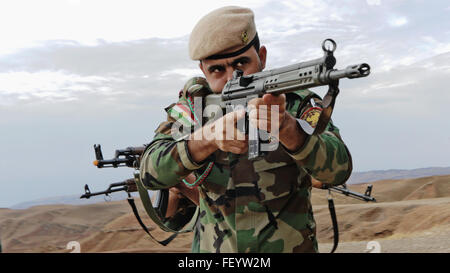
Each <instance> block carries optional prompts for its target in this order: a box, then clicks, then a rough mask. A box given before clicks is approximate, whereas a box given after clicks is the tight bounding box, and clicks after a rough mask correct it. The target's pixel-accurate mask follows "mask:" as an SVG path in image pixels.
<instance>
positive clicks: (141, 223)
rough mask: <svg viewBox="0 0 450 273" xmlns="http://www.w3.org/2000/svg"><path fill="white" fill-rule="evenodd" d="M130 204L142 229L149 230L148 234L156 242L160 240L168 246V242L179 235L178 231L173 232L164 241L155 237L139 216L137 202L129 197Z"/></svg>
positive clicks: (163, 244) (160, 242)
mask: <svg viewBox="0 0 450 273" xmlns="http://www.w3.org/2000/svg"><path fill="white" fill-rule="evenodd" d="M127 200H128V204H130V206H131V209H132V210H133V213H134V216H135V217H136V219H137V220H138V222H139V224H140V225H141V227H142V229H143V230H144V231H145V232H147V234H148V235H149V236H150V237H151V238H152V239H153V240H155V241H156V242H158V243H159V244H161V245H162V246H166V245H167V244H169V243H170V242H171V241H172V240H173V239H175V237H177V235H178V233H173V234H172V235H170V236H169V238H167V239H165V240H163V241H159V240H157V239H156V238H155V237H153V235H152V234H151V233H150V231H149V230H148V229H147V227H146V226H145V225H144V222H142V219H141V217H140V216H139V212H138V210H137V208H136V204H135V203H134V199H133V198H128V199H127Z"/></svg>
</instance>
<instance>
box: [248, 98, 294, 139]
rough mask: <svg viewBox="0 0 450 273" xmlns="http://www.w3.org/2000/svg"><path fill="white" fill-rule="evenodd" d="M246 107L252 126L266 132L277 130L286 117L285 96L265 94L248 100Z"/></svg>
mask: <svg viewBox="0 0 450 273" xmlns="http://www.w3.org/2000/svg"><path fill="white" fill-rule="evenodd" d="M248 108H249V114H248V119H249V121H250V123H251V124H252V126H255V127H258V128H259V129H260V130H264V131H267V132H272V131H273V130H279V129H280V127H281V126H282V125H283V121H284V120H285V118H286V96H285V95H284V94H281V95H278V96H274V95H271V94H265V95H264V96H263V97H262V98H255V99H252V100H251V101H249V103H248Z"/></svg>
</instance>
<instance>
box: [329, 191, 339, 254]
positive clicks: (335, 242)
mask: <svg viewBox="0 0 450 273" xmlns="http://www.w3.org/2000/svg"><path fill="white" fill-rule="evenodd" d="M330 196H331V195H330ZM328 209H329V210H330V215H331V221H332V223H333V233H334V236H333V249H332V250H331V252H330V253H334V251H335V250H336V248H337V246H338V244H339V229H338V223H337V217H336V210H335V208H334V201H333V198H331V197H329V198H328Z"/></svg>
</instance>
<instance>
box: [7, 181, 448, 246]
mask: <svg viewBox="0 0 450 273" xmlns="http://www.w3.org/2000/svg"><path fill="white" fill-rule="evenodd" d="M449 181H450V175H447V176H431V177H426V178H414V179H400V180H385V181H379V182H377V183H376V184H375V185H374V196H375V197H376V198H377V201H378V202H377V203H365V202H363V201H357V200H352V199H351V198H348V197H344V196H340V195H338V194H333V196H334V198H335V201H336V202H335V204H336V213H337V217H338V224H339V231H340V234H339V238H340V244H341V243H344V242H355V241H358V242H362V243H364V247H365V245H366V243H367V242H368V241H372V240H377V241H379V242H380V244H381V245H382V251H383V252H386V253H389V252H390V253H392V250H390V249H389V248H388V246H389V245H388V244H387V242H386V241H385V240H384V239H399V238H407V239H408V238H409V239H414V238H415V237H417V236H418V235H420V236H422V235H427V234H428V235H427V236H429V237H427V238H428V239H429V240H426V241H422V243H421V244H416V243H415V242H416V241H413V242H412V243H411V241H406V242H404V243H403V245H402V249H403V252H408V253H414V252H419V253H423V252H449V251H450V249H449V239H448V238H449V236H448V234H450V210H449V207H450V183H448V182H449ZM365 186H366V185H364V184H358V185H351V186H349V188H350V189H351V190H354V191H360V192H361V191H363V189H364V187H365ZM312 195H313V200H312V202H313V204H312V207H313V210H314V217H315V219H316V223H317V227H316V230H317V239H318V241H319V245H320V244H323V243H328V244H329V243H331V242H332V240H333V229H332V226H331V219H330V213H329V210H328V205H327V203H328V202H327V198H326V191H324V190H319V189H313V193H312ZM136 199H137V200H136V205H137V208H138V210H139V212H140V215H141V216H142V220H143V222H144V223H145V224H146V225H147V226H148V227H149V229H150V231H151V233H152V235H154V236H155V237H156V238H158V239H160V240H161V239H165V238H167V237H168V236H169V235H170V234H168V233H166V232H163V231H161V230H160V229H159V228H156V225H155V224H154V223H152V221H151V220H150V219H149V217H148V216H147V215H146V213H145V211H144V209H143V206H142V203H141V202H140V201H139V200H138V198H136ZM0 231H1V236H2V246H3V250H4V252H6V253H14V252H15V253H23V252H35V253H36V252H37V253H44V252H45V253H49V252H69V250H67V244H68V243H69V242H71V241H78V242H79V243H80V247H81V252H82V253H93V252H96V253H98V252H153V253H161V252H189V251H190V246H191V242H192V237H193V234H192V232H190V233H185V234H180V235H178V236H177V238H175V239H174V241H173V242H171V243H170V245H169V246H167V247H161V246H160V245H158V244H157V243H155V242H154V241H153V240H151V239H150V238H149V237H148V235H147V234H146V233H145V232H144V231H143V230H142V228H141V227H140V226H139V223H138V222H137V220H136V218H135V217H134V215H133V213H132V212H131V210H130V207H129V206H128V204H127V202H126V201H117V202H109V203H105V202H103V203H99V204H92V205H82V206H73V205H50V206H34V207H32V208H29V209H25V210H14V209H1V208H0ZM435 235H436V236H437V237H435ZM399 246H400V245H399ZM319 247H320V246H319ZM340 249H341V248H340V247H339V248H338V250H340ZM397 249H398V248H397ZM363 250H364V248H362V247H361V248H358V249H357V251H363Z"/></svg>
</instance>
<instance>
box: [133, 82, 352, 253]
mask: <svg viewBox="0 0 450 273" xmlns="http://www.w3.org/2000/svg"><path fill="white" fill-rule="evenodd" d="M208 93H211V91H210V90H209V88H208V85H207V83H206V80H205V79H203V78H194V79H191V80H190V81H189V82H188V83H187V84H186V85H185V87H184V89H183V91H182V92H180V98H179V101H178V102H177V103H182V104H186V96H187V95H190V96H205V95H206V94H208ZM305 98H307V100H305ZM310 98H313V99H314V101H315V102H316V103H317V104H319V105H320V102H321V100H320V97H318V96H317V95H315V94H314V93H312V92H311V91H308V90H300V91H297V92H294V93H290V94H286V101H287V110H288V111H289V113H290V114H291V115H293V116H295V117H300V116H301V115H302V113H303V112H304V111H305V110H306V109H308V108H309V107H311V105H309V99H310ZM169 108H170V107H168V108H166V111H167V110H168V109H169ZM196 112H197V109H196ZM174 122H175V120H174V119H173V118H172V117H171V116H169V115H168V120H167V121H165V122H163V123H161V124H160V126H159V127H158V129H157V130H156V135H155V138H154V140H153V141H152V142H151V143H150V145H148V147H147V149H146V151H145V152H144V154H143V158H142V161H141V166H140V171H141V179H142V181H143V183H144V185H146V187H148V189H151V190H156V189H161V188H168V187H171V186H174V185H175V184H177V183H180V181H181V180H182V179H183V178H184V177H186V176H187V175H188V174H189V173H191V172H195V173H196V174H197V175H201V174H202V173H203V171H204V169H205V168H206V166H207V165H208V162H209V161H210V160H213V161H214V162H215V164H214V167H213V169H212V171H211V173H210V175H209V176H208V178H207V179H206V180H205V181H204V182H203V183H202V184H201V185H200V186H199V192H200V214H199V215H200V216H199V217H200V219H199V221H198V224H197V227H196V230H195V236H194V242H193V244H192V252H209V253H230V252H271V253H276V252H287V253H292V252H318V245H317V240H316V224H315V221H314V217H313V211H312V206H311V201H310V198H311V177H314V178H315V179H317V180H319V181H321V182H323V183H327V184H331V185H339V184H343V183H344V182H345V181H346V180H347V179H348V178H349V176H350V174H351V171H352V160H351V156H350V153H349V151H348V149H347V148H346V146H345V144H344V143H343V141H342V139H341V137H340V135H339V130H338V128H337V127H335V126H334V125H333V124H332V123H331V122H330V124H328V126H327V129H326V130H325V131H324V132H323V133H322V134H320V135H315V136H309V137H308V138H307V140H306V142H305V144H304V145H303V147H301V148H300V149H299V150H298V151H295V152H290V151H287V150H286V149H285V148H284V147H283V146H282V145H281V144H280V145H279V146H278V149H277V150H275V151H272V152H269V153H268V154H267V156H265V157H264V159H261V160H259V161H254V162H251V161H249V160H248V159H247V155H246V154H244V155H235V154H231V153H225V152H222V151H216V152H215V153H214V154H213V156H211V157H210V158H208V159H207V160H205V161H204V162H200V163H197V162H194V161H193V160H192V159H191V156H190V154H189V153H188V149H187V141H186V140H185V138H180V139H173V138H172V136H171V133H170V132H171V125H172V124H173V123H174Z"/></svg>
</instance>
